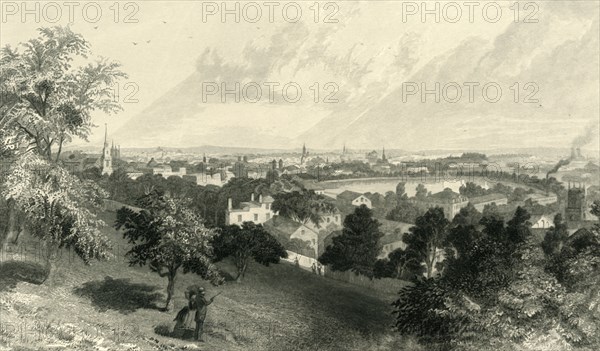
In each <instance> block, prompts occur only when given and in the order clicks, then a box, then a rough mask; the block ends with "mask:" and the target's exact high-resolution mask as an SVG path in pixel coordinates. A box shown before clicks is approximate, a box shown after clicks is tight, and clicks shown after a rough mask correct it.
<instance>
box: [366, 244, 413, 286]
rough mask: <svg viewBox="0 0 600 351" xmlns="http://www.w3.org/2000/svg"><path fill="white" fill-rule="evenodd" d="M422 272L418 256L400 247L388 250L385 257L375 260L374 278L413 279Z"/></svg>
mask: <svg viewBox="0 0 600 351" xmlns="http://www.w3.org/2000/svg"><path fill="white" fill-rule="evenodd" d="M422 274H423V266H422V265H421V261H420V260H419V258H418V256H417V255H415V253H414V252H412V251H407V250H403V249H401V248H398V249H396V250H394V251H392V252H390V253H389V254H388V257H387V258H384V259H379V260H377V262H375V268H374V275H375V278H396V279H406V280H414V278H415V277H419V276H421V275H422Z"/></svg>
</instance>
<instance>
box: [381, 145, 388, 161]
mask: <svg viewBox="0 0 600 351" xmlns="http://www.w3.org/2000/svg"><path fill="white" fill-rule="evenodd" d="M381 160H382V161H383V162H387V158H386V157H385V147H384V148H383V150H382V153H381Z"/></svg>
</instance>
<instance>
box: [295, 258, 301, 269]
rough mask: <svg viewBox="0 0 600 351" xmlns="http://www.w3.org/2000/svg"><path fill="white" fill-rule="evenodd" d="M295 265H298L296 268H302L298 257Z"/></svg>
mask: <svg viewBox="0 0 600 351" xmlns="http://www.w3.org/2000/svg"><path fill="white" fill-rule="evenodd" d="M294 264H295V265H296V268H300V261H299V260H298V256H297V255H296V259H295V260H294Z"/></svg>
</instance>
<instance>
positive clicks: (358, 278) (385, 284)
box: [325, 270, 408, 294]
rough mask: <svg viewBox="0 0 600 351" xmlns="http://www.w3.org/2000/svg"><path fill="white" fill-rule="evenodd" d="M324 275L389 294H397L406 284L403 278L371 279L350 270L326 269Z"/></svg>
mask: <svg viewBox="0 0 600 351" xmlns="http://www.w3.org/2000/svg"><path fill="white" fill-rule="evenodd" d="M325 276H326V277H328V278H330V279H334V280H339V281H343V282H346V283H350V284H353V285H358V286H362V287H364V288H367V289H371V290H376V291H379V292H384V293H389V294H397V293H398V292H399V291H400V289H402V288H403V287H404V286H406V285H407V284H408V283H407V282H405V281H404V280H400V279H394V278H381V279H373V280H371V279H369V278H368V277H366V276H364V275H356V274H354V273H353V272H351V271H345V272H335V271H331V270H327V271H326V273H325Z"/></svg>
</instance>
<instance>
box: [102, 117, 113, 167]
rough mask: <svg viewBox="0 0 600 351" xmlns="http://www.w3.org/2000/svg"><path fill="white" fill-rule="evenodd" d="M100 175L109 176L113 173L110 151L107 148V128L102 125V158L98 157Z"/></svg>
mask: <svg viewBox="0 0 600 351" xmlns="http://www.w3.org/2000/svg"><path fill="white" fill-rule="evenodd" d="M100 162H101V166H100V168H101V169H102V174H103V175H104V174H108V175H111V174H112V172H113V168H112V155H111V149H110V148H109V146H108V127H107V126H106V123H105V124H104V148H103V149H102V156H101V157H100Z"/></svg>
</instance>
